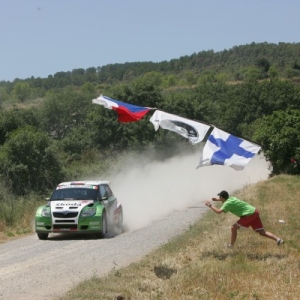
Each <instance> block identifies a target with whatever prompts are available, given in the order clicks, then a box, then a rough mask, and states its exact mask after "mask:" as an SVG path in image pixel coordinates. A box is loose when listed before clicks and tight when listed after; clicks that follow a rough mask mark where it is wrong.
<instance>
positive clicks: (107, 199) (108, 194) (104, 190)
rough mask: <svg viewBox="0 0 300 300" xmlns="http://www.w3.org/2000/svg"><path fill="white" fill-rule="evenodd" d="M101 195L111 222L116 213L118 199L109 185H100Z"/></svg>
mask: <svg viewBox="0 0 300 300" xmlns="http://www.w3.org/2000/svg"><path fill="white" fill-rule="evenodd" d="M100 194H101V197H102V202H103V204H104V206H105V208H106V211H107V214H108V217H109V218H110V220H112V218H113V214H114V211H115V209H116V205H117V201H116V200H117V199H116V197H115V196H114V194H113V192H112V190H111V188H110V186H109V185H108V184H101V185H100Z"/></svg>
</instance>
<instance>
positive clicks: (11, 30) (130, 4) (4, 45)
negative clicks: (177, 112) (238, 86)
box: [0, 0, 300, 81]
mask: <svg viewBox="0 0 300 300" xmlns="http://www.w3.org/2000/svg"><path fill="white" fill-rule="evenodd" d="M299 12H300V1H299V0H285V1H283V0H0V81H13V80H15V79H16V78H19V79H26V78H30V77H31V76H34V77H35V78H38V77H41V78H46V77H48V76H49V75H54V74H55V73H57V72H69V71H72V70H73V69H79V68H83V69H87V68H91V67H95V68H97V67H101V66H105V65H107V64H115V63H120V64H122V63H125V62H146V61H151V62H161V61H170V60H171V59H177V58H180V57H181V56H185V55H192V54H193V53H198V52H201V51H208V50H213V51H215V52H219V51H223V50H225V49H227V50H228V49H231V48H232V47H234V46H240V45H246V44H250V43H252V42H255V43H261V42H268V43H275V44H278V43H279V42H284V43H299V42H300V31H299V28H300V18H299Z"/></svg>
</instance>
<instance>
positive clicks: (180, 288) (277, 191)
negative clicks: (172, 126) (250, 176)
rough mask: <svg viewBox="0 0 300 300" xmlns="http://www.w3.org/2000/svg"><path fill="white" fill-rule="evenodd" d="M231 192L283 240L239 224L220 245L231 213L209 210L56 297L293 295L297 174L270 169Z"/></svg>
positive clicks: (298, 286)
mask: <svg viewBox="0 0 300 300" xmlns="http://www.w3.org/2000/svg"><path fill="white" fill-rule="evenodd" d="M236 196H238V197H240V198H241V199H243V200H246V201H248V202H250V203H252V204H253V205H255V206H256V207H257V208H258V209H259V210H260V214H261V217H262V220H263V223H264V226H265V229H266V230H268V231H271V232H273V233H274V234H276V235H278V236H280V237H282V238H283V239H284V240H285V244H284V245H281V246H277V245H276V243H275V242H274V241H272V240H269V239H265V238H262V237H260V236H259V235H258V234H256V233H254V232H253V231H252V230H251V229H242V230H241V231H240V232H239V233H238V239H237V242H236V246H235V248H234V249H226V247H225V244H226V243H227V242H228V241H229V238H230V226H231V224H232V223H233V222H234V221H235V220H236V217H235V216H233V215H231V214H221V215H217V214H215V213H213V212H211V211H209V212H208V213H207V215H205V216H204V217H203V218H202V219H200V220H199V221H198V222H197V223H196V224H194V225H193V226H191V227H190V229H189V230H188V231H187V232H186V233H185V234H183V235H181V236H179V237H177V238H175V239H173V240H172V241H171V242H170V243H168V244H166V245H164V246H162V247H160V248H159V249H157V250H155V251H153V252H152V253H150V254H149V255H147V256H146V257H145V258H144V259H142V260H141V261H140V262H139V263H134V264H131V265H130V266H128V267H126V268H121V269H114V270H112V271H111V272H110V274H108V276H106V277H102V278H98V277H96V276H94V277H93V278H91V279H90V280H86V281H84V282H82V283H81V284H80V285H78V286H76V287H75V288H74V289H73V290H71V291H69V292H68V293H67V294H66V295H64V296H63V297H61V298H60V300H70V299H72V300H74V299H85V300H88V299H91V300H92V299H101V300H106V299H110V300H112V299H119V300H121V299H123V300H143V299H145V300H148V299H164V300H168V299H175V300H176V299H178V300H179V299H180V300H185V299H187V300H189V299H220V300H222V299H272V300H273V299H285V300H287V299H293V300H294V299H299V295H300V283H299V282H300V281H299V278H300V226H299V212H298V206H299V205H298V201H299V199H300V178H299V177H297V176H287V175H282V176H276V177H273V178H271V179H269V180H266V181H263V182H260V183H258V184H256V185H253V186H250V187H246V188H244V189H243V190H241V191H239V192H238V193H237V194H236ZM279 220H284V222H285V223H280V222H279ZM87 267H88V266H87Z"/></svg>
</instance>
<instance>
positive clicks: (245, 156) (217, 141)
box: [197, 127, 261, 171]
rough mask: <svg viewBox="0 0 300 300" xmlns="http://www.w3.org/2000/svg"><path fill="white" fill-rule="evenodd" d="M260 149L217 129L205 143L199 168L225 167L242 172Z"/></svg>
mask: <svg viewBox="0 0 300 300" xmlns="http://www.w3.org/2000/svg"><path fill="white" fill-rule="evenodd" d="M260 149H261V147H260V146H258V145H256V144H254V143H252V142H249V141H246V140H244V139H241V138H238V137H236V136H234V135H232V134H230V133H227V132H225V131H222V130H220V129H218V128H216V127H215V128H214V129H213V131H212V132H211V134H210V136H209V137H208V139H207V141H206V143H205V146H204V148H203V151H202V154H201V159H200V163H199V165H198V167H197V168H199V167H202V166H210V165H224V166H228V167H231V168H233V169H235V170H237V171H240V170H243V169H244V168H245V166H246V164H247V163H248V162H249V161H250V160H251V158H252V157H253V156H254V155H255V154H257V152H258V151H259V150H260Z"/></svg>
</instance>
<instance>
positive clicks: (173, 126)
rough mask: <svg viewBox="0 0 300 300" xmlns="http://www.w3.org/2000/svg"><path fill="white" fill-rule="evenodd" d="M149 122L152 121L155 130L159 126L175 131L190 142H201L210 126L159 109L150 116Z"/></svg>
mask: <svg viewBox="0 0 300 300" xmlns="http://www.w3.org/2000/svg"><path fill="white" fill-rule="evenodd" d="M150 122H151V123H153V125H154V129H155V130H158V129H159V127H161V128H163V129H168V130H170V131H173V132H176V133H178V134H180V135H181V136H183V137H185V138H187V139H188V140H189V142H190V143H191V144H196V143H199V142H201V141H202V140H203V139H204V137H205V134H206V133H207V132H208V130H209V128H210V126H209V125H207V124H203V123H200V122H196V121H192V120H189V119H186V118H182V117H180V116H176V115H172V114H169V113H165V112H163V111H160V110H156V111H155V113H154V114H153V115H152V117H151V118H150Z"/></svg>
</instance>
